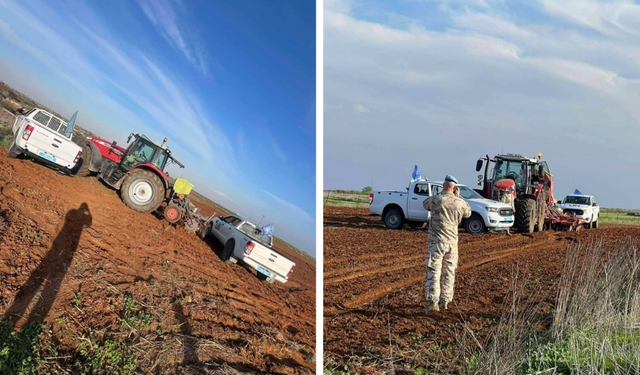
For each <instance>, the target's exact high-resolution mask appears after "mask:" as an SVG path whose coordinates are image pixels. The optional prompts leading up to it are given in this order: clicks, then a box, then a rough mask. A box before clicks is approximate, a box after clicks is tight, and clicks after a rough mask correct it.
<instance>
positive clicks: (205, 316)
mask: <svg viewBox="0 0 640 375" xmlns="http://www.w3.org/2000/svg"><path fill="white" fill-rule="evenodd" d="M196 188H197V187H196ZM195 204H196V205H199V206H202V205H203V204H204V203H203V202H195ZM203 212H204V213H205V214H208V213H211V212H212V207H207V206H204V207H203ZM220 214H222V212H220ZM0 216H1V218H0V221H1V222H0V226H2V228H1V229H0V285H2V290H1V291H0V311H1V312H2V313H3V314H4V315H5V317H7V316H9V315H10V314H11V315H12V316H13V318H14V319H18V318H19V319H20V320H19V321H18V324H19V325H22V324H24V322H25V321H26V320H27V319H30V318H33V317H38V316H44V320H45V323H47V324H51V325H52V327H53V331H54V332H58V333H59V332H62V331H64V332H65V334H64V335H62V336H63V344H71V343H72V339H71V338H72V337H77V336H80V335H82V334H86V333H87V332H88V331H93V332H99V333H100V334H101V335H105V336H110V337H111V336H113V337H112V338H113V339H116V340H120V339H123V337H122V336H123V334H122V324H123V323H122V312H123V309H124V308H125V307H124V303H125V302H124V301H125V298H127V297H125V296H127V295H130V296H131V297H132V298H133V299H134V300H135V301H136V303H137V306H138V307H139V308H140V309H143V310H144V311H145V312H146V313H147V314H149V315H150V316H151V324H150V325H149V326H148V327H144V328H142V329H138V331H142V332H137V334H138V335H139V336H140V337H141V339H140V344H139V345H137V355H138V357H139V363H140V364H141V365H143V366H142V367H141V369H143V370H144V371H145V372H149V373H152V372H153V373H168V372H169V373H173V372H175V371H177V370H176V369H178V368H182V370H181V371H184V372H186V373H199V372H202V371H204V370H208V371H212V372H216V371H221V370H224V369H226V370H229V371H230V372H231V373H244V372H261V373H262V372H271V373H283V374H297V373H311V372H314V371H315V271H314V270H315V264H314V263H313V262H310V261H309V260H307V259H305V258H303V257H302V256H301V255H299V254H297V253H295V252H293V251H291V250H290V249H288V248H285V247H283V246H281V245H280V244H279V243H277V244H276V248H277V250H279V251H281V252H283V253H284V254H285V255H286V256H288V257H290V258H292V259H293V260H294V261H295V262H296V264H297V270H296V272H295V273H294V275H293V276H292V278H291V280H290V281H289V282H288V283H286V284H280V283H278V282H276V283H274V284H268V283H264V282H260V281H259V280H258V279H257V278H256V277H255V274H254V273H251V272H249V271H248V270H245V269H244V268H242V267H240V266H238V265H231V264H225V263H222V262H221V261H220V259H219V257H218V254H219V253H220V250H221V245H220V244H218V243H217V242H215V241H213V240H209V241H207V242H203V241H202V240H200V239H199V238H198V237H197V236H196V235H194V234H191V233H188V232H187V231H185V230H184V229H183V228H176V227H173V226H171V225H170V224H168V223H167V222H166V221H164V220H162V219H160V217H159V216H154V215H153V214H141V213H137V212H134V211H133V210H131V209H129V208H127V207H126V206H125V205H124V204H123V203H122V202H121V201H120V199H119V198H118V196H117V194H116V192H115V191H113V190H111V189H109V188H107V187H105V186H104V185H103V184H102V183H100V182H99V181H98V180H97V179H95V178H85V179H83V178H71V177H67V176H62V175H59V174H57V173H56V172H54V171H52V170H50V169H48V168H46V167H43V166H41V165H38V164H36V163H34V162H32V161H29V160H15V159H8V158H7V157H6V152H5V151H4V150H1V149H0ZM36 301H38V302H37V303H36ZM145 325H146V324H145ZM158 332H159V333H158ZM125 336H126V335H125ZM130 336H131V335H129V337H130ZM65 338H66V339H65ZM143 339H144V340H143ZM65 340H67V341H66V342H64V341H65ZM145 341H146V343H145ZM145 366H146V367H145ZM234 371H235V372H234Z"/></svg>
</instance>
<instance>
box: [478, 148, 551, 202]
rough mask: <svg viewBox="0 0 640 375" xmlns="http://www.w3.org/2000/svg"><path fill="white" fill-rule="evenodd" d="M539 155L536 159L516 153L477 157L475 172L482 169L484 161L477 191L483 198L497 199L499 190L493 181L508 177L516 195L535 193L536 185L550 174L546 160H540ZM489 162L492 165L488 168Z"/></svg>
mask: <svg viewBox="0 0 640 375" xmlns="http://www.w3.org/2000/svg"><path fill="white" fill-rule="evenodd" d="M540 157H541V155H538V159H535V158H527V157H524V156H522V155H518V154H506V155H496V156H495V157H494V158H493V159H491V158H489V156H488V155H487V157H486V158H483V159H479V160H478V162H477V163H476V171H477V172H479V171H480V170H481V169H482V166H483V164H484V162H485V161H486V165H485V171H484V176H483V175H478V185H480V186H482V190H480V191H479V192H480V193H481V194H482V195H483V196H484V197H485V198H489V199H495V200H497V199H499V192H498V189H496V186H495V183H496V182H498V181H500V180H504V179H509V180H513V181H514V182H515V192H516V194H517V195H518V196H524V195H536V192H537V191H539V189H538V188H537V185H538V184H543V183H545V176H546V175H550V172H549V167H548V166H547V162H546V161H541V160H540V159H539V158H540ZM491 162H493V163H494V166H493V168H491V169H489V166H490V163H491ZM483 182H484V184H483ZM546 182H548V181H546ZM483 185H484V186H483ZM541 186H542V185H541Z"/></svg>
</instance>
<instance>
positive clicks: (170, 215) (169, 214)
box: [162, 203, 182, 224]
mask: <svg viewBox="0 0 640 375" xmlns="http://www.w3.org/2000/svg"><path fill="white" fill-rule="evenodd" d="M162 216H164V218H165V220H167V221H168V222H170V223H171V224H173V223H177V222H178V221H180V219H182V208H180V207H179V206H178V205H177V204H175V203H169V204H168V205H167V207H165V209H164V212H163V213H162Z"/></svg>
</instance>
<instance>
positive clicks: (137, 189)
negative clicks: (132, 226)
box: [120, 169, 165, 213]
mask: <svg viewBox="0 0 640 375" xmlns="http://www.w3.org/2000/svg"><path fill="white" fill-rule="evenodd" d="M120 193H121V195H122V200H123V201H124V204H126V205H127V206H128V207H129V208H132V209H134V210H136V211H138V212H144V213H149V212H153V211H155V210H157V209H158V207H159V206H160V203H162V200H163V199H164V195H165V190H164V186H163V185H162V181H160V178H159V177H158V176H156V175H155V174H154V173H152V172H149V171H146V170H144V169H136V170H134V171H133V172H131V173H130V174H129V176H127V177H126V180H124V182H123V183H122V188H120Z"/></svg>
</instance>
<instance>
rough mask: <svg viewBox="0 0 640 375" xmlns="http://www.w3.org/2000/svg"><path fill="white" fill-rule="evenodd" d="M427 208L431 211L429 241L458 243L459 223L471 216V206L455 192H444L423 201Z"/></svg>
mask: <svg viewBox="0 0 640 375" xmlns="http://www.w3.org/2000/svg"><path fill="white" fill-rule="evenodd" d="M422 205H423V206H424V208H425V210H428V211H431V223H430V224H429V242H434V243H435V242H438V243H452V242H453V243H457V242H458V225H460V222H461V221H462V219H465V218H468V217H469V216H471V207H469V204H468V203H467V202H465V201H464V200H462V199H460V198H458V197H456V196H455V195H453V193H442V194H440V195H435V196H433V197H430V198H427V199H425V200H424V202H422Z"/></svg>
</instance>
